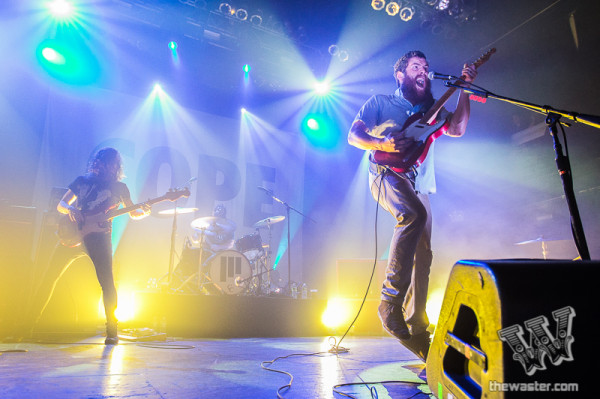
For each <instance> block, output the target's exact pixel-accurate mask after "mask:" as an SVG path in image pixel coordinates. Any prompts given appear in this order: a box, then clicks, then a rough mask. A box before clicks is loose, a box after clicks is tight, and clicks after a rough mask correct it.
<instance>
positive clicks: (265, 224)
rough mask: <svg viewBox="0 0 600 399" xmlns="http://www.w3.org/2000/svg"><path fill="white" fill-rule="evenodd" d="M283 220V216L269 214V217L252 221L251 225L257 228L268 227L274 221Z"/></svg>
mask: <svg viewBox="0 0 600 399" xmlns="http://www.w3.org/2000/svg"><path fill="white" fill-rule="evenodd" d="M283 220H285V216H271V217H270V218H266V219H263V220H259V221H258V222H256V223H254V225H253V226H252V227H255V228H257V229H259V228H261V227H268V226H270V225H272V224H274V223H279V222H282V221H283Z"/></svg>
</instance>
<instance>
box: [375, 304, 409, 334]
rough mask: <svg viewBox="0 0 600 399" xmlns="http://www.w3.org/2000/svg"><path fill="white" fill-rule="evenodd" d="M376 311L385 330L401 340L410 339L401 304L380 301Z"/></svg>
mask: <svg viewBox="0 0 600 399" xmlns="http://www.w3.org/2000/svg"><path fill="white" fill-rule="evenodd" d="M377 313H378V314H379V319H380V320H381V323H382V324H383V328H385V331H387V332H388V333H390V334H391V335H393V336H394V337H396V338H398V339H399V340H402V341H406V340H408V339H410V331H409V330H408V326H407V325H406V322H405V321H404V309H402V306H400V305H396V304H393V303H391V302H388V301H381V303H380V304H379V308H378V310H377Z"/></svg>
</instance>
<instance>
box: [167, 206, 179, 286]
mask: <svg viewBox="0 0 600 399" xmlns="http://www.w3.org/2000/svg"><path fill="white" fill-rule="evenodd" d="M176 237H177V203H176V204H175V208H174V209H173V225H172V227H171V248H170V250H169V279H168V285H167V286H170V285H171V283H172V282H173V267H174V265H175V238H176Z"/></svg>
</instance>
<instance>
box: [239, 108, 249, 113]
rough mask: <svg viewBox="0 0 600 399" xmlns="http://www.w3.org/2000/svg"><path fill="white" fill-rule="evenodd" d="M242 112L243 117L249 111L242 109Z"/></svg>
mask: <svg viewBox="0 0 600 399" xmlns="http://www.w3.org/2000/svg"><path fill="white" fill-rule="evenodd" d="M240 111H241V112H242V115H244V114H246V112H248V111H246V108H242V109H241V110H240Z"/></svg>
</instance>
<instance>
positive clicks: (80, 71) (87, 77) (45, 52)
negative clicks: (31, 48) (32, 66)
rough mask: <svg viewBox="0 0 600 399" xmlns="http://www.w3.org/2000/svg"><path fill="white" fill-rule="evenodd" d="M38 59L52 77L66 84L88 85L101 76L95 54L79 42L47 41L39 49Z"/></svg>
mask: <svg viewBox="0 0 600 399" xmlns="http://www.w3.org/2000/svg"><path fill="white" fill-rule="evenodd" d="M36 57H37V60H38V62H39V63H40V65H42V67H43V68H44V70H45V71H46V72H47V73H48V74H49V75H50V76H52V77H54V78H56V79H58V80H60V81H62V82H65V83H69V84H75V85H86V84H90V83H93V82H96V81H97V80H98V79H99V78H100V76H101V72H100V66H99V64H98V60H97V59H96V58H95V57H94V54H93V53H92V52H91V51H90V49H89V47H87V46H86V45H85V44H83V43H79V42H77V41H62V40H55V39H48V40H45V41H43V42H42V43H40V45H39V46H38V47H37V49H36Z"/></svg>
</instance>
